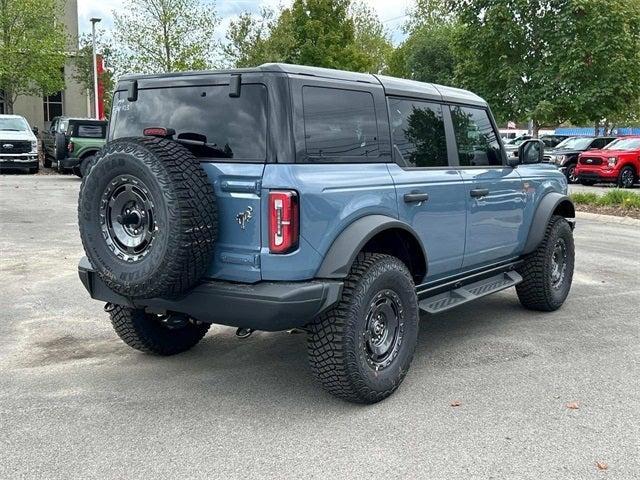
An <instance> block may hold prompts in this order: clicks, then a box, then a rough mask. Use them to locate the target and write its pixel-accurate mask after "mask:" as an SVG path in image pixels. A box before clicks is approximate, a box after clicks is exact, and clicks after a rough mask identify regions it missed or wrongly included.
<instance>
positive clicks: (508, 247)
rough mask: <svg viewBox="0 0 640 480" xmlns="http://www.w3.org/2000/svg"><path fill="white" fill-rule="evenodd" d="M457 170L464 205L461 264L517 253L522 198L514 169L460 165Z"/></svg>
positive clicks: (521, 219)
mask: <svg viewBox="0 0 640 480" xmlns="http://www.w3.org/2000/svg"><path fill="white" fill-rule="evenodd" d="M460 173H461V175H462V178H463V180H464V186H465V197H466V199H467V205H468V211H467V241H466V248H465V254H464V262H463V268H467V267H468V268H471V267H474V266H479V265H482V264H484V263H491V262H494V261H497V260H500V259H502V258H507V257H510V256H513V255H515V254H517V251H518V248H519V244H520V231H521V229H522V227H523V224H524V220H523V216H524V204H525V199H526V197H525V192H524V189H523V182H522V179H521V177H520V175H519V173H518V171H517V169H515V168H510V167H504V168H487V169H484V168H482V169H462V170H461V171H460Z"/></svg>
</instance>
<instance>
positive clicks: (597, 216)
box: [576, 212, 640, 227]
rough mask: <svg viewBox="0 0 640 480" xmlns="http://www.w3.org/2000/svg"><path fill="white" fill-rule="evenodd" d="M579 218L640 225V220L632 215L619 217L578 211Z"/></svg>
mask: <svg viewBox="0 0 640 480" xmlns="http://www.w3.org/2000/svg"><path fill="white" fill-rule="evenodd" d="M576 218H577V219H583V220H593V221H596V222H599V223H613V224H616V225H630V226H634V227H640V220H638V219H637V218H631V217H618V216H615V215H603V214H600V213H589V212H576Z"/></svg>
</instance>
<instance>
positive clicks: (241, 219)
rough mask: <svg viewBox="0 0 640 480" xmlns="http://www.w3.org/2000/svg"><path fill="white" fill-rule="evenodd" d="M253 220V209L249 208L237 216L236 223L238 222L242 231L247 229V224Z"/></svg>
mask: <svg viewBox="0 0 640 480" xmlns="http://www.w3.org/2000/svg"><path fill="white" fill-rule="evenodd" d="M252 218H253V208H251V207H247V209H246V210H245V211H244V212H240V213H239V214H237V215H236V221H237V222H238V225H240V228H241V229H242V230H244V229H245V228H246V226H247V223H248V222H249V220H251V219H252Z"/></svg>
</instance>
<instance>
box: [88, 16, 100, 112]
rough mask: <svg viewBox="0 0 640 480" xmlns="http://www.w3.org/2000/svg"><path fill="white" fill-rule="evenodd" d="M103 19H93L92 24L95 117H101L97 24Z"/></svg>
mask: <svg viewBox="0 0 640 480" xmlns="http://www.w3.org/2000/svg"><path fill="white" fill-rule="evenodd" d="M101 20H102V19H101V18H95V17H94V18H92V19H91V20H90V22H91V41H92V43H93V55H92V56H93V106H94V108H95V111H94V112H95V113H94V116H95V117H96V118H98V119H99V118H100V117H99V115H100V114H99V113H98V60H97V58H96V23H98V22H100V21H101Z"/></svg>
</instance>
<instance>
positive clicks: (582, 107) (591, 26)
mask: <svg viewBox="0 0 640 480" xmlns="http://www.w3.org/2000/svg"><path fill="white" fill-rule="evenodd" d="M554 24H555V26H556V28H557V30H558V31H560V32H562V34H561V35H557V34H556V35H555V36H554V37H553V41H554V45H553V46H554V49H555V50H554V51H555V53H556V54H557V55H556V58H555V60H556V61H554V62H553V65H554V73H555V77H554V82H556V83H557V84H559V85H561V86H562V88H563V91H564V92H566V95H564V96H563V102H561V104H562V106H563V108H564V109H565V110H566V111H567V112H569V115H568V117H569V118H570V119H571V121H572V122H574V123H576V124H578V123H584V122H590V123H594V122H597V121H600V120H603V119H610V118H613V117H616V116H619V115H622V116H626V115H628V114H629V113H631V112H630V111H629V109H628V108H627V107H628V106H629V105H633V106H634V107H635V108H637V107H638V106H639V100H640V0H570V1H566V2H564V8H560V9H558V11H557V13H556V15H554ZM637 115H638V112H637V111H636V118H637Z"/></svg>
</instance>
